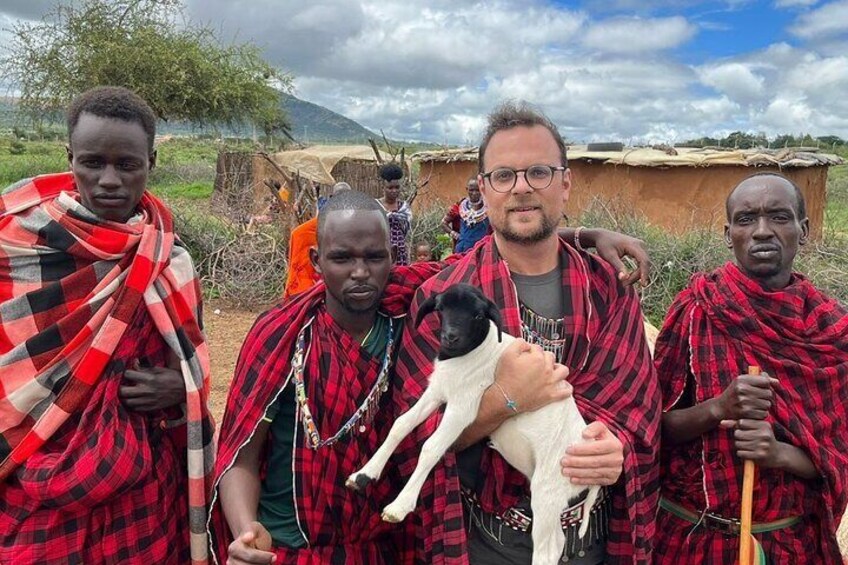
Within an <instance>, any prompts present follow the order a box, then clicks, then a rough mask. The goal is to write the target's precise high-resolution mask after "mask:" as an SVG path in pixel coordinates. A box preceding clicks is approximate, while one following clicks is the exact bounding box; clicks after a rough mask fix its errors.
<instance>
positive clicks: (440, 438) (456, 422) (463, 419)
mask: <svg viewBox="0 0 848 565" xmlns="http://www.w3.org/2000/svg"><path fill="white" fill-rule="evenodd" d="M476 417H477V410H476V408H475V409H473V410H469V409H468V406H463V407H462V408H461V409H458V408H453V409H452V408H451V404H450V403H449V404H448V406H447V408H446V409H445V415H444V416H443V417H442V421H441V423H439V427H438V428H437V429H436V431H435V432H433V435H431V436H430V437H429V438H427V441H425V442H424V446H423V447H422V448H421V454H420V455H419V456H418V464H417V465H416V466H415V471H413V473H412V476H411V477H410V478H409V481H407V483H406V485H405V486H404V487H403V490H402V491H401V492H400V494H399V495H398V496H397V498H396V499H395V500H394V501H393V502H392V503H391V504H389V505H388V506H386V507H385V508H384V509H383V520H385V521H386V522H400V521H402V520H403V519H404V518H406V515H407V514H409V513H410V512H412V510H414V509H415V504H416V502H417V501H418V495H419V494H420V493H421V487H423V486H424V481H425V480H426V479H427V475H429V474H430V471H432V470H433V467H435V466H436V463H438V462H439V460H440V459H441V458H442V456H443V455H444V454H445V452H446V451H447V450H448V449H449V448H450V446H451V445H453V444H454V442H455V441H456V440H457V438H459V435H460V434H461V433H462V431H463V430H464V429H465V428H467V427H468V425H469V424H471V422H473V421H474V418H476Z"/></svg>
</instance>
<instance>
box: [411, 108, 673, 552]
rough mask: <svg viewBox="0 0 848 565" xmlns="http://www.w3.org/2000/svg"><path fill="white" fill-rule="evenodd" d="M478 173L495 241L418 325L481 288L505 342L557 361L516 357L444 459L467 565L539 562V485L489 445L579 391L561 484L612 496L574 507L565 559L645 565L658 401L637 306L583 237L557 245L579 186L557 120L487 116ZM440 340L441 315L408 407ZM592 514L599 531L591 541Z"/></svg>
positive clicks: (520, 113) (420, 297)
mask: <svg viewBox="0 0 848 565" xmlns="http://www.w3.org/2000/svg"><path fill="white" fill-rule="evenodd" d="M478 163H479V168H480V169H479V170H480V173H479V175H478V177H477V183H478V185H479V187H480V191H481V192H482V193H483V197H484V198H485V201H486V204H487V206H488V218H489V221H490V222H491V225H492V228H493V231H494V234H493V235H492V236H490V237H489V238H488V239H484V240H483V242H481V243H479V244H478V245H477V246H476V247H475V248H474V249H473V250H472V251H470V252H469V253H467V254H466V255H465V256H464V257H463V258H462V259H461V260H459V261H458V262H457V263H456V264H454V265H452V266H450V267H448V268H447V269H445V270H444V271H442V272H441V273H440V274H439V275H437V276H436V277H434V278H432V279H430V280H429V281H427V283H425V284H424V285H423V287H422V288H421V290H420V291H419V292H418V293H417V294H416V297H415V300H414V302H413V305H412V307H411V309H410V319H415V315H416V313H417V311H418V307H419V305H420V304H421V303H422V302H423V301H424V300H425V299H427V298H428V297H429V296H432V295H433V294H435V293H437V292H440V291H443V290H444V289H446V288H447V287H448V286H450V285H452V284H455V283H460V282H462V283H468V284H472V285H475V286H478V287H480V288H481V289H482V290H483V292H484V294H485V295H486V296H488V297H489V298H490V299H492V300H493V301H494V302H495V303H496V304H498V305H499V306H500V308H501V315H502V318H503V320H504V326H505V327H504V329H505V331H507V332H509V333H510V334H512V335H514V336H519V337H523V338H524V339H525V340H526V342H517V343H523V348H524V351H526V353H527V354H531V355H532V354H537V353H538V352H540V351H544V352H545V353H544V356H545V357H546V358H547V359H548V360H549V361H551V362H553V361H555V362H556V364H555V365H554V364H553V363H551V366H549V367H548V368H547V369H546V370H543V371H536V372H532V373H528V372H523V371H516V370H510V369H509V366H510V364H511V360H510V359H503V358H502V359H501V362H500V364H499V369H498V374H497V375H496V378H495V385H493V386H491V387H489V389H488V390H487V391H486V392H485V394H484V395H483V399H482V402H481V406H480V409H479V412H478V415H477V420H476V421H475V422H474V423H473V424H472V425H471V426H469V427H468V428H467V429H466V430H465V431H464V432H463V434H462V436H461V437H460V439H459V440H458V442H457V444H456V445H455V446H454V447H455V450H456V456H455V459H454V456H453V455H452V454H451V453H450V452H449V453H448V454H447V455H446V457H445V460H444V466H445V467H446V468H447V469H450V470H454V469H455V470H458V474H459V483H460V484H459V485H457V484H456V483H452V484H451V485H449V486H451V487H452V488H453V489H454V490H452V491H450V492H449V493H448V496H449V499H450V500H453V501H455V503H456V504H457V505H458V504H460V496H459V492H456V491H457V490H459V489H460V488H461V494H462V500H463V502H464V520H465V522H466V528H467V531H468V534H467V540H465V539H463V540H461V543H463V545H464V546H465V547H466V549H467V555H468V559H469V562H470V563H471V564H472V565H477V564H480V565H483V564H485V565H492V564H494V565H497V564H508V563H529V562H530V558H531V553H532V539H531V534H530V531H529V529H530V527H531V524H532V512H531V504H532V500H531V497H530V493H529V491H528V486H529V485H528V482H527V480H526V478H525V477H524V476H523V475H522V474H521V473H520V472H519V471H518V470H516V469H514V468H512V467H511V466H510V465H509V464H507V463H506V461H505V460H504V459H503V458H502V457H501V456H500V455H499V454H498V453H497V452H496V451H495V450H493V449H491V448H490V447H488V445H487V443H486V437H487V436H488V434H489V433H491V432H492V431H493V430H495V429H496V428H497V427H498V426H499V425H500V424H501V423H502V422H504V421H505V420H506V419H507V418H510V417H511V416H513V415H514V414H516V413H521V412H527V411H533V410H536V409H538V408H540V407H542V406H545V405H546V404H548V403H551V402H554V401H557V400H560V399H563V398H565V397H567V396H569V395H571V394H572V392H573V394H574V397H575V400H576V401H577V405H578V407H579V408H580V411H581V413H582V414H583V417H584V418H585V419H586V421H587V422H589V426H588V427H587V428H586V430H585V432H584V434H583V437H584V439H585V442H584V443H581V444H578V445H574V446H572V447H571V448H569V449H568V451H567V452H566V453H563V454H562V455H563V460H562V473H563V475H565V476H567V477H569V478H570V479H571V481H572V482H574V483H575V484H577V485H584V486H587V487H588V486H591V485H603V486H604V487H606V488H604V489H603V494H602V495H601V496H600V497H599V500H598V502H597V503H596V505H595V506H594V507H593V508H585V507H584V505H583V504H582V501H581V500H576V501H568V500H563V501H562V506H563V509H566V508H568V510H567V511H566V512H564V514H563V527H564V531H565V534H566V547H565V552H564V554H563V559H564V560H565V559H568V560H569V563H580V564H592V565H594V564H598V563H641V564H647V563H649V562H650V551H651V539H652V537H653V534H654V516H655V512H656V504H657V496H656V487H657V468H656V455H657V447H658V440H659V418H660V411H659V409H660V397H659V389H658V386H657V383H656V378H655V374H654V369H653V365H652V363H651V359H650V355H649V353H648V347H647V344H646V341H645V334H644V330H643V325H642V314H641V311H640V308H639V298H638V296H637V295H636V293H635V291H634V290H633V289H632V288H630V287H626V286H623V285H621V284H619V280H618V279H619V278H620V275H619V276H617V275H616V271H615V269H614V268H613V267H612V266H611V265H610V264H608V263H607V262H606V261H604V260H602V259H599V258H597V257H595V256H593V255H590V254H588V253H585V252H584V251H583V250H582V248H581V247H580V235H581V234H580V231H581V230H577V233H576V234H574V236H575V237H573V238H571V237H569V238H568V239H561V238H560V237H559V236H558V234H557V232H556V227H557V225H558V223H559V221H560V218H561V217H562V214H563V205H564V204H565V202H566V200H567V199H568V195H569V192H570V190H571V184H572V181H571V171H570V170H569V169H568V162H567V158H566V150H565V143H564V141H563V139H562V137H561V136H560V135H559V133H558V131H557V128H556V126H555V125H554V124H553V123H551V122H550V120H548V119H547V118H546V117H545V116H543V115H542V114H540V113H539V112H537V111H535V110H534V109H532V108H530V107H528V106H526V105H523V104H522V105H516V104H512V103H507V104H504V105H502V106H501V107H499V108H497V109H496V110H495V111H494V112H493V113H492V114H491V115H490V116H489V123H488V129H487V130H486V133H485V136H484V138H483V142H482V143H481V144H480V150H479V159H478ZM572 244H574V246H572ZM437 334H438V322H437V320H436V317H435V316H433V317H431V318H428V319H427V320H425V323H424V324H422V326H421V327H420V328H418V329H416V328H412V327H408V328H407V330H406V333H405V335H404V336H403V340H402V342H401V349H400V352H399V359H398V377H399V378H400V379H402V380H403V381H404V386H405V392H406V397H405V399H406V403H405V406H404V407H408V406H411V405H412V404H414V402H415V401H416V400H417V399H418V398H419V397H420V396H421V394H422V393H423V391H424V389H425V388H426V386H427V377H428V375H429V374H430V372H431V371H432V366H433V365H432V360H433V359H434V358H435V357H436V354H437V352H438V349H439V340H438V337H437ZM518 358H520V356H519V357H518ZM566 377H567V379H568V380H566ZM433 423H434V420H433V419H430V420H428V423H427V424H425V427H427V426H430V427H432V426H433ZM460 485H461V486H460ZM541 492H542V493H543V492H544V488H542V491H541ZM533 496H539V493H533ZM432 497H433V493H432V492H429V491H427V489H424V490H423V491H422V495H421V499H420V501H419V508H427V507H429V505H430V504H431V503H432ZM586 514H589V515H590V516H591V517H590V518H589V520H590V526H589V532H588V533H587V535H586V536H585V537H584V538H583V539H579V538H578V537H577V530H578V525H579V524H580V521H581V518H582V516H584V515H586ZM434 526H435V525H434ZM425 531H426V529H425ZM425 543H432V542H431V541H429V540H425Z"/></svg>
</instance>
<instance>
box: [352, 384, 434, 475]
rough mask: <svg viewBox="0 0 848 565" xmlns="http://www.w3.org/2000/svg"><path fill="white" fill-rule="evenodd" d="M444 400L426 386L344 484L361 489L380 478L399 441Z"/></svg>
mask: <svg viewBox="0 0 848 565" xmlns="http://www.w3.org/2000/svg"><path fill="white" fill-rule="evenodd" d="M443 402H444V401H443V400H442V398H441V397H440V395H439V394H438V393H436V392H435V391H434V390H433V389H432V388H430V387H427V389H426V390H425V391H424V394H422V395H421V398H419V399H418V402H416V403H415V405H414V406H413V407H412V408H410V409H409V410H407V411H406V412H404V413H403V415H401V416H400V417H399V418H398V419H397V420H395V423H394V424H392V429H391V430H390V431H389V435H388V437H386V441H384V442H383V444H382V445H381V446H380V448H379V449H378V450H377V452H376V453H375V454H374V455H373V456H372V457H371V459H370V460H369V461H368V463H366V464H365V466H364V467H362V469H360V470H359V471H356V472H355V473H353V474H352V475H351V476H349V477H348V478H347V481H345V486H346V487H348V488H350V489H354V490H363V489H364V488H365V486H366V485H367V484H368V483H369V482H371V481H372V480H376V479H379V478H380V475H382V474H383V469H384V468H385V466H386V463H388V461H389V457H391V456H392V453H394V452H395V449H397V446H398V445H400V442H402V441H403V439H404V438H405V437H406V436H408V435H409V433H410V432H411V431H412V430H414V429H415V428H416V426H418V424H420V423H421V422H423V421H424V420H426V419H427V417H428V416H429V415H430V414H432V413H433V412H435V411H436V408H438V407H439V406H441V404H442V403H443Z"/></svg>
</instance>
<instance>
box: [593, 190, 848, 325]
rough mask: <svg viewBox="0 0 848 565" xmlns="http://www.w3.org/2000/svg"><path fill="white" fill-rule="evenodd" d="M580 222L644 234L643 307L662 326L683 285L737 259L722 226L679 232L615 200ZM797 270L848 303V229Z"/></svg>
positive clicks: (813, 250) (811, 249)
mask: <svg viewBox="0 0 848 565" xmlns="http://www.w3.org/2000/svg"><path fill="white" fill-rule="evenodd" d="M579 223H580V224H581V225H585V226H593V227H603V228H607V229H612V230H616V231H620V232H622V233H626V234H629V235H632V236H634V237H638V238H640V239H642V240H643V241H644V242H645V244H646V246H647V248H648V253H649V254H650V257H651V263H652V269H651V277H650V280H649V282H648V285H647V286H646V287H645V288H643V289H641V293H642V310H643V312H644V313H645V316H646V317H647V318H648V319H649V320H650V321H651V323H652V324H654V325H655V326H657V327H659V326H660V324H662V321H663V319H664V318H665V314H666V312H667V311H668V308H669V306H671V303H672V301H673V300H674V297H675V296H677V294H678V293H679V292H680V291H681V290H683V289H684V288H685V287H686V285H687V284H688V282H689V278H690V277H691V276H692V275H693V274H694V273H696V272H699V271H711V270H713V269H715V268H716V267H718V266H720V265H722V264H724V263H725V262H727V261H730V260H732V259H733V255H732V253H731V252H730V250H728V249H727V246H726V245H725V243H724V238H723V237H722V236H721V234H720V233H719V231H718V230H710V229H692V230H690V231H688V232H686V233H684V234H673V233H670V232H666V231H663V230H662V229H660V228H657V227H654V226H651V225H650V224H648V222H647V221H646V220H645V219H644V218H643V217H640V216H638V215H636V214H635V213H633V212H632V211H625V210H615V209H612V208H611V207H610V205H609V204H605V203H602V202H595V203H593V204H592V205H590V206H589V207H588V209H587V210H586V212H585V213H584V214H583V216H582V217H581V218H580V221H579ZM795 269H796V270H797V271H799V272H801V273H803V274H804V275H806V276H807V277H809V279H810V280H811V281H812V282H813V283H814V284H816V285H817V286H818V287H819V288H820V289H822V290H823V291H825V292H827V293H828V294H830V295H831V296H833V297H835V298H837V299H838V300H840V301H841V302H842V303H843V304H848V285H846V284H845V281H846V280H848V233H843V234H841V235H836V234H833V233H829V232H827V231H826V236H825V238H824V239H823V241H820V242H812V243H810V244H809V245H807V246H805V247H803V248H802V249H801V254H800V255H799V256H798V258H797V259H796V261H795Z"/></svg>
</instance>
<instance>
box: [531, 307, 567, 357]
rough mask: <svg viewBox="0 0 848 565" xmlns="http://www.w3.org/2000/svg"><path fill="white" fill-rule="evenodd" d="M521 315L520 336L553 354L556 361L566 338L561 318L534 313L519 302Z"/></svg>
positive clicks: (561, 353) (563, 349)
mask: <svg viewBox="0 0 848 565" xmlns="http://www.w3.org/2000/svg"><path fill="white" fill-rule="evenodd" d="M519 308H520V315H521V337H523V338H524V340H525V341H527V342H528V343H534V344H537V345H539V346H541V348H542V349H544V350H545V351H550V352H551V353H553V354H554V359H556V360H557V361H558V362H559V361H560V360H561V359H562V355H563V352H564V351H565V345H566V343H567V341H568V340H567V338H566V337H565V330H564V324H563V320H562V318H560V319H558V320H554V319H551V318H545V317H544V316H540V315H539V314H537V313H535V312H534V311H533V310H531V309H530V308H528V307H526V306H524V305H523V304H519Z"/></svg>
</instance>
